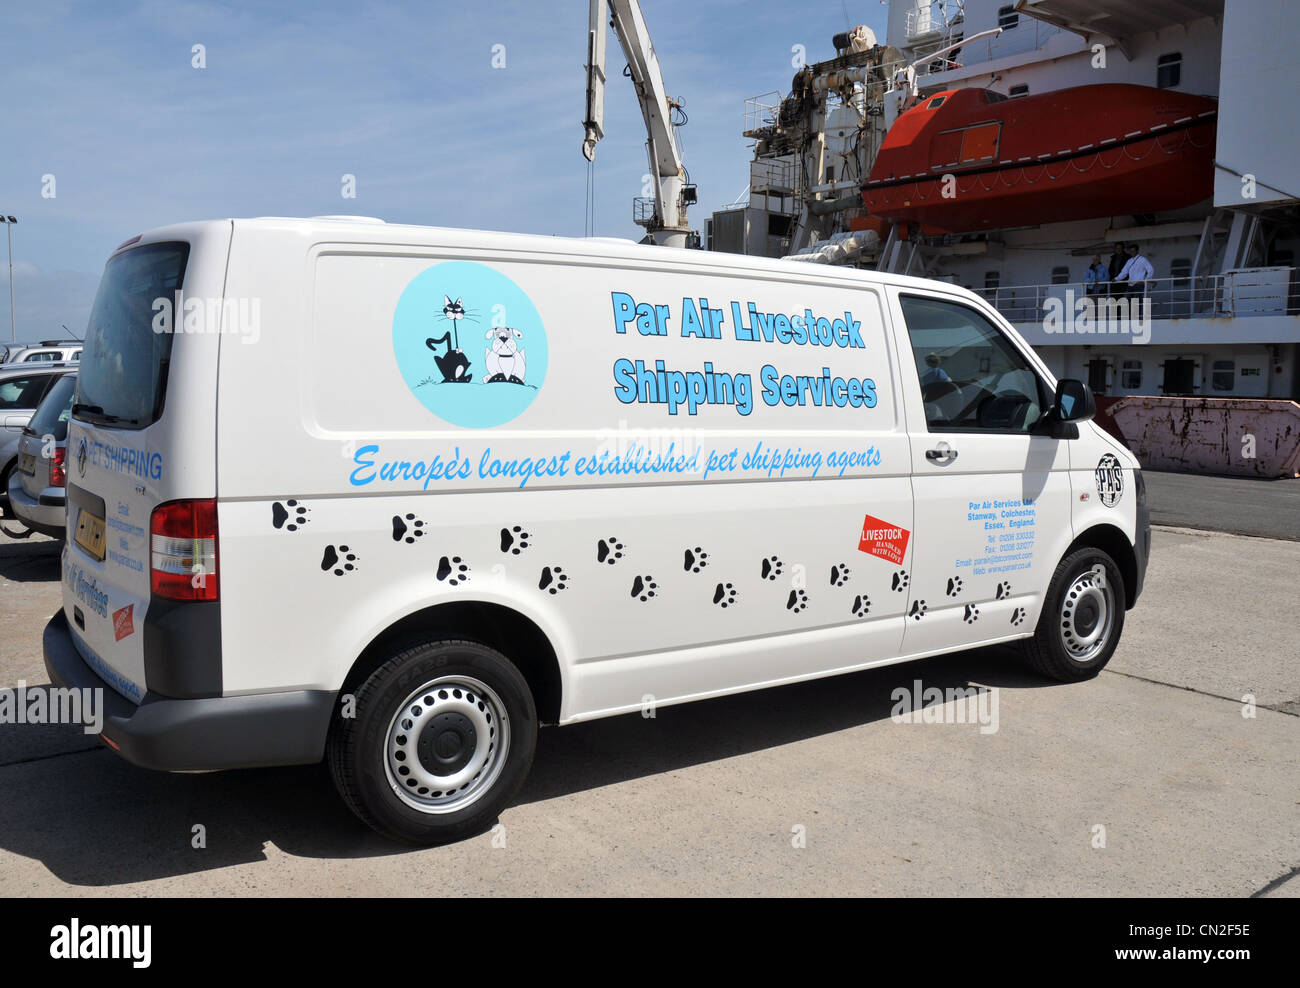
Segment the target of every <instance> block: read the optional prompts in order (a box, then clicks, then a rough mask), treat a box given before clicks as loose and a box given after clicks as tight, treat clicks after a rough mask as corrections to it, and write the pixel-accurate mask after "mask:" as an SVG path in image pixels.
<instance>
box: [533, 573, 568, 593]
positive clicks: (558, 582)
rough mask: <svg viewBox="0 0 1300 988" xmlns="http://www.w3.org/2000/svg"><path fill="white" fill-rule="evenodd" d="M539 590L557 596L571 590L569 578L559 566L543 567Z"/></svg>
mask: <svg viewBox="0 0 1300 988" xmlns="http://www.w3.org/2000/svg"><path fill="white" fill-rule="evenodd" d="M537 589H538V590H545V591H546V592H547V593H552V594H557V593H559V592H560V591H561V590H568V589H569V576H568V574H567V573H565V572H564V570H562V569H560V567H558V566H544V567H542V578H541V579H540V580H538V581H537Z"/></svg>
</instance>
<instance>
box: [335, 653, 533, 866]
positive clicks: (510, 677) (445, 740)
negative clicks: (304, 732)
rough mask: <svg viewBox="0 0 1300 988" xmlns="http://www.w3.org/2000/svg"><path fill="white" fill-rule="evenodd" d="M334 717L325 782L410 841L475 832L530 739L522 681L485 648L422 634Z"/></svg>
mask: <svg viewBox="0 0 1300 988" xmlns="http://www.w3.org/2000/svg"><path fill="white" fill-rule="evenodd" d="M355 714H356V716H355V717H351V718H346V717H338V718H337V719H336V721H335V723H334V726H333V728H332V729H331V731H330V738H329V742H328V758H329V765H330V772H331V774H332V775H333V777H334V784H335V786H336V787H337V788H338V790H339V793H340V794H341V795H342V797H343V800H344V802H346V803H347V804H348V807H349V808H350V809H351V810H352V812H353V813H355V814H356V815H357V816H358V817H359V818H360V819H361V820H362V821H363V822H364V823H366V824H367V825H368V826H370V827H372V828H373V829H375V830H377V831H378V832H379V833H381V834H383V835H384V836H386V837H390V838H392V839H394V840H400V841H406V842H408V843H412V844H442V843H447V842H448V841H454V840H459V839H461V838H463V837H468V836H471V835H472V834H475V833H478V832H480V831H482V830H483V829H484V828H485V826H486V825H487V824H489V823H491V821H493V820H494V819H496V816H497V814H498V813H499V812H500V811H501V809H502V808H503V807H504V806H505V804H506V801H507V800H509V799H510V797H511V796H513V795H514V794H515V792H517V791H518V789H519V786H520V785H521V784H522V783H523V781H524V778H525V777H526V776H527V774H528V770H529V768H530V767H531V765H532V761H533V753H534V751H535V750H536V747H537V711H536V708H535V706H534V703H533V697H532V693H531V692H530V691H529V688H528V683H527V682H526V681H525V680H524V677H523V676H522V675H521V674H520V672H519V670H518V669H517V668H516V667H515V666H514V664H513V663H511V662H510V660H509V659H507V658H506V657H505V656H504V655H502V654H501V653H500V652H498V651H496V650H495V649H491V648H488V647H487V646H486V645H481V644H479V643H477V642H469V641H430V642H424V643H421V644H419V645H416V646H413V647H410V648H407V649H404V650H403V651H401V652H399V653H398V654H396V655H394V656H393V657H392V658H391V659H389V660H388V661H387V662H385V663H384V664H383V665H382V666H380V667H379V668H378V669H376V670H375V671H374V672H373V673H371V674H370V676H369V677H368V678H367V679H366V680H365V682H364V683H363V684H362V685H361V687H360V689H358V690H357V692H356V705H355Z"/></svg>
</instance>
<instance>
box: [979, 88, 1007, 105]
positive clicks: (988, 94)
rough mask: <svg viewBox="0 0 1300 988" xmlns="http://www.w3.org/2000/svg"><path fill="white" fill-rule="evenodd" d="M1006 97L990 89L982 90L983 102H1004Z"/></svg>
mask: <svg viewBox="0 0 1300 988" xmlns="http://www.w3.org/2000/svg"><path fill="white" fill-rule="evenodd" d="M1006 101H1007V98H1006V97H1005V96H1003V95H1002V94H1001V93H997V92H994V91H993V90H992V89H986V90H984V102H985V103H1005V102H1006Z"/></svg>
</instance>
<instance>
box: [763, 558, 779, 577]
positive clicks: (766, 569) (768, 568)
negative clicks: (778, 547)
mask: <svg viewBox="0 0 1300 988" xmlns="http://www.w3.org/2000/svg"><path fill="white" fill-rule="evenodd" d="M760 571H761V573H762V576H763V579H764V580H775V579H776V578H777V577H778V576H780V575H781V574H782V573H784V572H785V569H784V567H783V566H782V565H781V560H779V559H777V558H776V556H765V557H764V558H763V565H762V567H761V568H760Z"/></svg>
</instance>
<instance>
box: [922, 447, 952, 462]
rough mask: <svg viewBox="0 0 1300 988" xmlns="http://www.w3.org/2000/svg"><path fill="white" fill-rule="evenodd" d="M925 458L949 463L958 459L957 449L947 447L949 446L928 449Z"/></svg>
mask: <svg viewBox="0 0 1300 988" xmlns="http://www.w3.org/2000/svg"><path fill="white" fill-rule="evenodd" d="M925 458H926V459H927V460H932V461H934V462H936V463H947V462H948V461H950V460H955V459H957V451H956V450H955V449H947V448H944V449H927V450H926V451H925Z"/></svg>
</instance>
